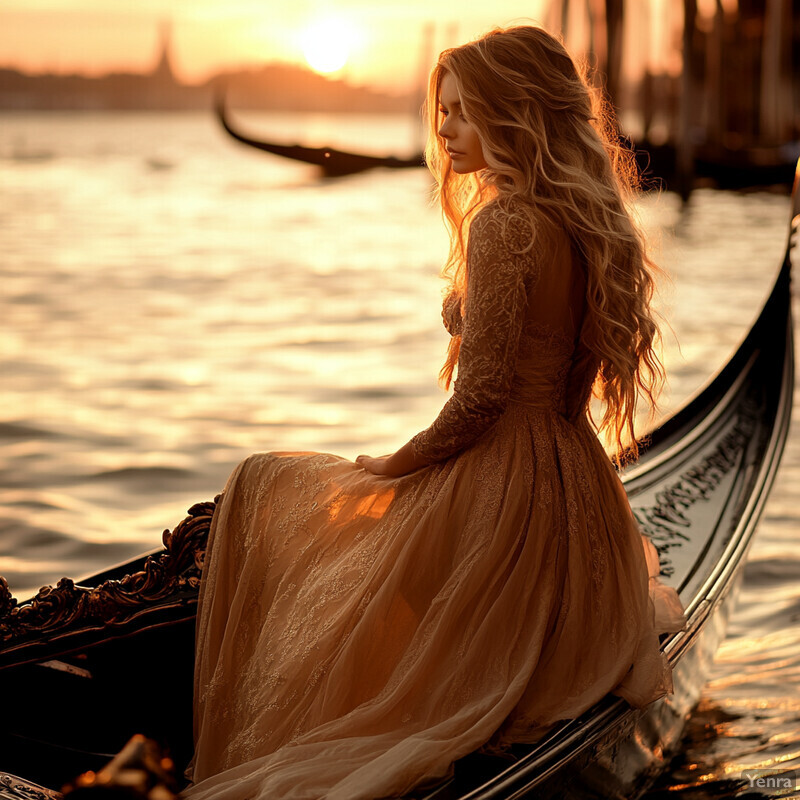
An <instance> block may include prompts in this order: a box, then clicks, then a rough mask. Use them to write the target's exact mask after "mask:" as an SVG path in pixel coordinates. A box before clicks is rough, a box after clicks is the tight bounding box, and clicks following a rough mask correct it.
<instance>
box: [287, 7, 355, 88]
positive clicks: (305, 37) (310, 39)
mask: <svg viewBox="0 0 800 800" xmlns="http://www.w3.org/2000/svg"><path fill="white" fill-rule="evenodd" d="M352 39H353V33H352V31H351V30H350V28H348V27H347V25H345V24H344V23H343V22H341V21H339V20H324V21H319V22H315V23H314V24H312V25H310V26H309V27H308V28H306V30H305V31H304V32H303V34H302V35H301V37H300V46H301V47H302V49H303V55H304V56H305V57H306V61H307V62H308V65H309V66H310V67H311V69H313V70H314V71H315V72H320V73H322V74H323V75H328V74H330V73H331V72H338V71H339V70H340V69H341V68H342V67H343V66H344V65H345V64H346V63H347V58H348V56H349V55H350V47H351V44H352Z"/></svg>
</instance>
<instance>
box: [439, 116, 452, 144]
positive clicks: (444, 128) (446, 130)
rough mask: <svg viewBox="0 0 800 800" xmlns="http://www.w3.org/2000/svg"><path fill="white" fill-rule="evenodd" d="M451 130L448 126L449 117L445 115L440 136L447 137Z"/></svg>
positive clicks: (440, 127) (440, 128)
mask: <svg viewBox="0 0 800 800" xmlns="http://www.w3.org/2000/svg"><path fill="white" fill-rule="evenodd" d="M449 130H450V129H449V128H448V127H447V117H445V119H444V121H443V122H442V124H441V125H440V126H439V136H441V137H442V139H446V138H447V137H448V136H449V135H450V132H449Z"/></svg>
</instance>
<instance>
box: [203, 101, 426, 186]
mask: <svg viewBox="0 0 800 800" xmlns="http://www.w3.org/2000/svg"><path fill="white" fill-rule="evenodd" d="M214 110H215V112H216V115H217V119H218V120H219V122H220V124H221V125H222V127H223V129H224V130H225V131H226V132H227V133H229V134H230V135H231V136H232V137H233V138H234V139H236V141H238V142H241V143H242V144H246V145H249V146H250V147H255V148H256V149H258V150H264V151H265V152H267V153H272V154H273V155H276V156H283V157H284V158H290V159H292V160H293V161H302V162H303V163H305V164H313V165H314V166H316V167H319V168H320V170H321V171H322V174H323V175H324V176H325V177H326V178H340V177H343V176H345V175H355V174H356V173H359V172H366V171H367V170H369V169H375V168H376V167H384V168H386V169H408V168H409V167H421V166H423V165H424V163H425V162H424V157H423V155H422V153H419V154H418V155H415V156H413V157H412V158H397V157H396V156H370V155H365V154H363V153H349V152H346V151H344V150H337V149H335V148H333V147H305V146H303V145H299V144H277V143H275V142H264V141H260V140H258V139H253V138H252V137H250V136H245V135H244V134H243V133H241V132H239V131H238V130H236V129H235V128H234V126H233V125H232V123H231V121H230V119H229V117H228V111H227V107H226V103H225V93H224V91H223V90H219V91H218V92H217V94H216V96H215V98H214Z"/></svg>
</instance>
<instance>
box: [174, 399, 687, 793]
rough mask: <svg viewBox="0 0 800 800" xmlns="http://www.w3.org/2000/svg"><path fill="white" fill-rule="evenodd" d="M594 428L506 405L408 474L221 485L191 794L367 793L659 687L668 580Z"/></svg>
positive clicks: (302, 473)
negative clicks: (454, 451)
mask: <svg viewBox="0 0 800 800" xmlns="http://www.w3.org/2000/svg"><path fill="white" fill-rule="evenodd" d="M657 573H658V559H657V557H656V554H655V550H654V548H653V546H652V545H651V544H650V543H649V542H648V541H647V540H646V539H645V538H644V537H643V536H642V535H641V534H640V532H639V530H638V528H637V527H636V524H635V522H634V520H633V517H632V514H631V511H630V507H629V505H628V502H627V497H626V495H625V492H624V489H623V487H622V484H621V483H620V481H619V479H618V477H617V475H616V472H615V470H614V468H613V466H612V464H611V463H610V461H609V460H608V458H607V456H606V454H605V452H604V451H603V449H602V447H601V445H600V444H599V442H598V440H597V439H596V437H595V435H594V433H593V431H592V430H591V429H590V427H589V425H588V423H587V422H586V420H585V419H583V420H582V421H581V422H580V423H578V424H571V423H570V422H568V421H567V420H566V419H565V418H564V417H563V416H561V415H560V414H558V413H556V412H555V411H553V410H546V409H540V408H532V407H529V406H526V405H524V404H518V403H513V402H512V403H510V404H509V406H508V408H507V409H506V411H505V412H504V414H503V416H502V417H501V418H500V420H499V422H498V423H497V424H496V425H494V426H493V427H492V428H491V429H490V430H489V432H487V433H486V434H485V435H484V436H482V437H481V438H480V439H479V440H478V441H477V442H476V444H475V445H473V446H472V447H470V448H468V449H466V450H464V451H463V452H461V453H459V454H458V455H456V456H454V457H452V458H450V459H448V460H446V461H444V462H441V463H437V464H433V465H431V466H429V467H425V468H423V469H421V470H418V471H417V472H415V473H412V474H410V475H407V476H404V477H401V478H387V477H379V476H375V475H372V474H371V473H368V472H365V471H364V470H363V469H361V468H360V467H358V466H356V465H355V464H354V463H353V462H351V461H348V460H346V459H343V458H340V457H338V456H334V455H330V454H325V453H259V454H256V455H253V456H251V457H250V458H248V459H246V460H245V461H244V462H242V463H241V464H240V465H239V466H238V467H237V468H236V469H235V471H234V472H233V474H232V475H231V477H230V479H229V481H228V484H227V486H226V489H225V492H224V494H223V497H222V499H221V501H220V504H219V506H218V508H217V511H216V513H215V516H214V519H213V523H212V530H211V536H210V540H209V546H208V552H207V556H206V563H205V565H204V571H203V582H202V586H201V594H200V610H199V614H198V629H197V665H196V674H195V739H196V751H195V757H194V759H193V763H192V765H191V766H190V771H189V774H190V775H192V778H193V780H194V781H195V785H194V786H193V787H191V788H190V789H189V790H188V791H187V793H186V795H187V797H189V798H192V799H193V800H210V799H211V798H226V800H240V799H241V800H244V798H256V797H258V798H269V800H279V798H280V799H281V800H284V799H285V800H290V799H291V800H319V798H326V800H359V799H362V798H363V800H371V799H372V798H382V797H386V796H396V795H402V794H403V793H404V792H407V791H409V790H411V789H412V788H414V787H415V786H419V785H420V784H422V783H424V782H429V781H430V782H432V781H435V780H436V779H440V778H442V777H443V776H446V775H447V774H448V773H449V771H450V770H452V763H453V761H455V760H456V759H458V758H460V757H462V756H465V755H467V754H469V753H470V752H472V751H474V750H475V749H477V748H480V747H484V749H485V750H486V751H489V752H496V751H501V750H502V749H503V748H504V747H506V746H507V745H508V744H509V743H510V742H515V741H516V742H524V741H534V740H536V739H537V738H538V737H540V736H541V734H542V731H543V730H544V729H545V728H546V727H547V726H549V725H551V724H552V723H554V722H556V721H558V720H561V719H568V718H574V717H576V716H578V715H580V714H581V713H582V712H584V711H585V710H587V709H588V708H589V707H590V706H592V705H593V704H594V703H596V702H597V701H599V700H600V699H601V698H602V697H603V696H604V695H606V694H607V693H608V692H614V693H616V694H618V695H620V696H621V697H623V698H625V699H626V700H627V701H628V702H630V703H631V704H632V705H635V706H644V705H646V704H647V703H649V702H651V701H652V700H654V699H656V698H658V697H660V696H663V695H664V694H666V693H667V692H669V691H671V675H670V668H669V665H668V663H667V661H666V659H665V657H664V656H663V655H662V654H661V652H660V650H659V643H658V635H659V633H662V632H666V631H674V630H679V629H681V628H682V626H683V624H684V618H683V614H682V609H681V606H680V602H679V600H678V597H677V594H676V593H675V592H674V590H672V589H670V588H668V587H666V586H664V585H662V584H660V583H659V582H658V580H657V577H656V576H657Z"/></svg>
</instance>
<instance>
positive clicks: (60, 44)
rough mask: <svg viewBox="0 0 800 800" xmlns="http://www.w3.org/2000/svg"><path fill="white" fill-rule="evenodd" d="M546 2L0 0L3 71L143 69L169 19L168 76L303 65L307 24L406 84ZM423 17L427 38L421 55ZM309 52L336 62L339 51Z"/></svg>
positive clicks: (540, 11)
mask: <svg viewBox="0 0 800 800" xmlns="http://www.w3.org/2000/svg"><path fill="white" fill-rule="evenodd" d="M654 2H655V5H660V2H659V0H654ZM661 2H663V0H661ZM579 5H582V4H579V3H573V6H579ZM551 6H552V3H551V2H550V0H493V2H491V3H483V2H481V3H469V2H464V0H402V1H399V0H398V1H395V0H392V1H391V2H376V0H328V1H327V2H325V1H324V0H294V1H293V2H291V3H289V2H281V0H170V2H166V0H136V1H135V2H129V3H122V2H119V0H3V3H2V6H0V67H15V68H18V69H22V70H25V71H28V72H43V71H53V72H80V73H84V74H94V75H96V74H101V73H104V72H108V71H112V70H118V71H146V70H149V69H151V68H152V66H153V64H154V62H155V60H156V58H157V54H158V51H159V38H160V33H159V29H160V26H161V25H162V24H163V23H164V22H169V23H170V24H171V26H172V56H173V67H174V69H175V72H176V74H177V76H178V78H179V79H180V80H182V81H185V82H190V83H195V82H199V81H202V80H204V79H205V78H207V77H209V76H210V75H212V74H213V73H215V72H216V71H217V70H220V69H223V68H229V67H241V66H250V65H254V64H260V63H264V62H266V61H271V60H280V61H288V62H296V63H306V59H307V58H308V56H305V55H304V52H303V47H304V44H305V46H306V49H308V47H311V48H312V50H313V49H314V48H316V49H317V50H319V49H320V48H322V50H325V49H326V44H325V42H324V37H323V42H322V43H320V42H319V37H318V36H317V38H316V39H314V35H313V30H312V29H313V28H316V29H317V30H319V29H320V28H322V30H328V31H331V32H336V31H338V33H336V34H335V37H332V38H335V39H336V40H339V41H340V43H341V42H342V41H344V40H346V42H345V44H344V45H343V46H344V47H346V50H347V61H346V63H345V65H344V67H342V68H341V70H340V71H339V72H338V73H337V76H338V77H344V78H346V79H348V80H351V81H353V82H355V83H369V84H374V85H377V86H381V87H384V88H397V89H403V88H408V87H409V86H411V85H415V84H416V83H417V81H418V76H419V72H420V65H421V63H422V61H423V60H424V61H425V62H426V63H427V62H428V61H430V59H431V58H432V57H433V56H434V55H435V52H438V51H439V50H441V49H443V48H444V47H448V46H451V45H454V44H459V43H461V42H463V41H466V40H468V39H470V38H473V37H475V36H477V35H480V34H481V33H483V32H485V31H486V30H488V29H490V28H492V27H494V26H496V25H506V24H511V23H517V22H526V21H528V22H529V21H535V22H539V23H541V24H545V25H547V24H548V21H550V22H552V21H553V20H548V13H550V15H551V16H552V12H551ZM429 23H430V24H433V25H434V26H435V27H434V33H433V40H432V44H431V48H430V52H429V53H428V54H427V55H426V56H423V50H424V49H426V48H425V47H424V45H423V42H424V39H425V37H424V36H423V29H424V26H425V25H426V24H429ZM309 41H311V42H312V43H311V44H310V45H309ZM315 42H316V43H315ZM434 51H435V52H434ZM316 55H317V56H318V57H319V58H321V59H322V60H323V62H325V63H327V62H330V63H332V64H333V63H336V57H338V55H341V54H337V53H335V52H331V53H328V52H318V53H317V54H316ZM309 60H310V58H309Z"/></svg>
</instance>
